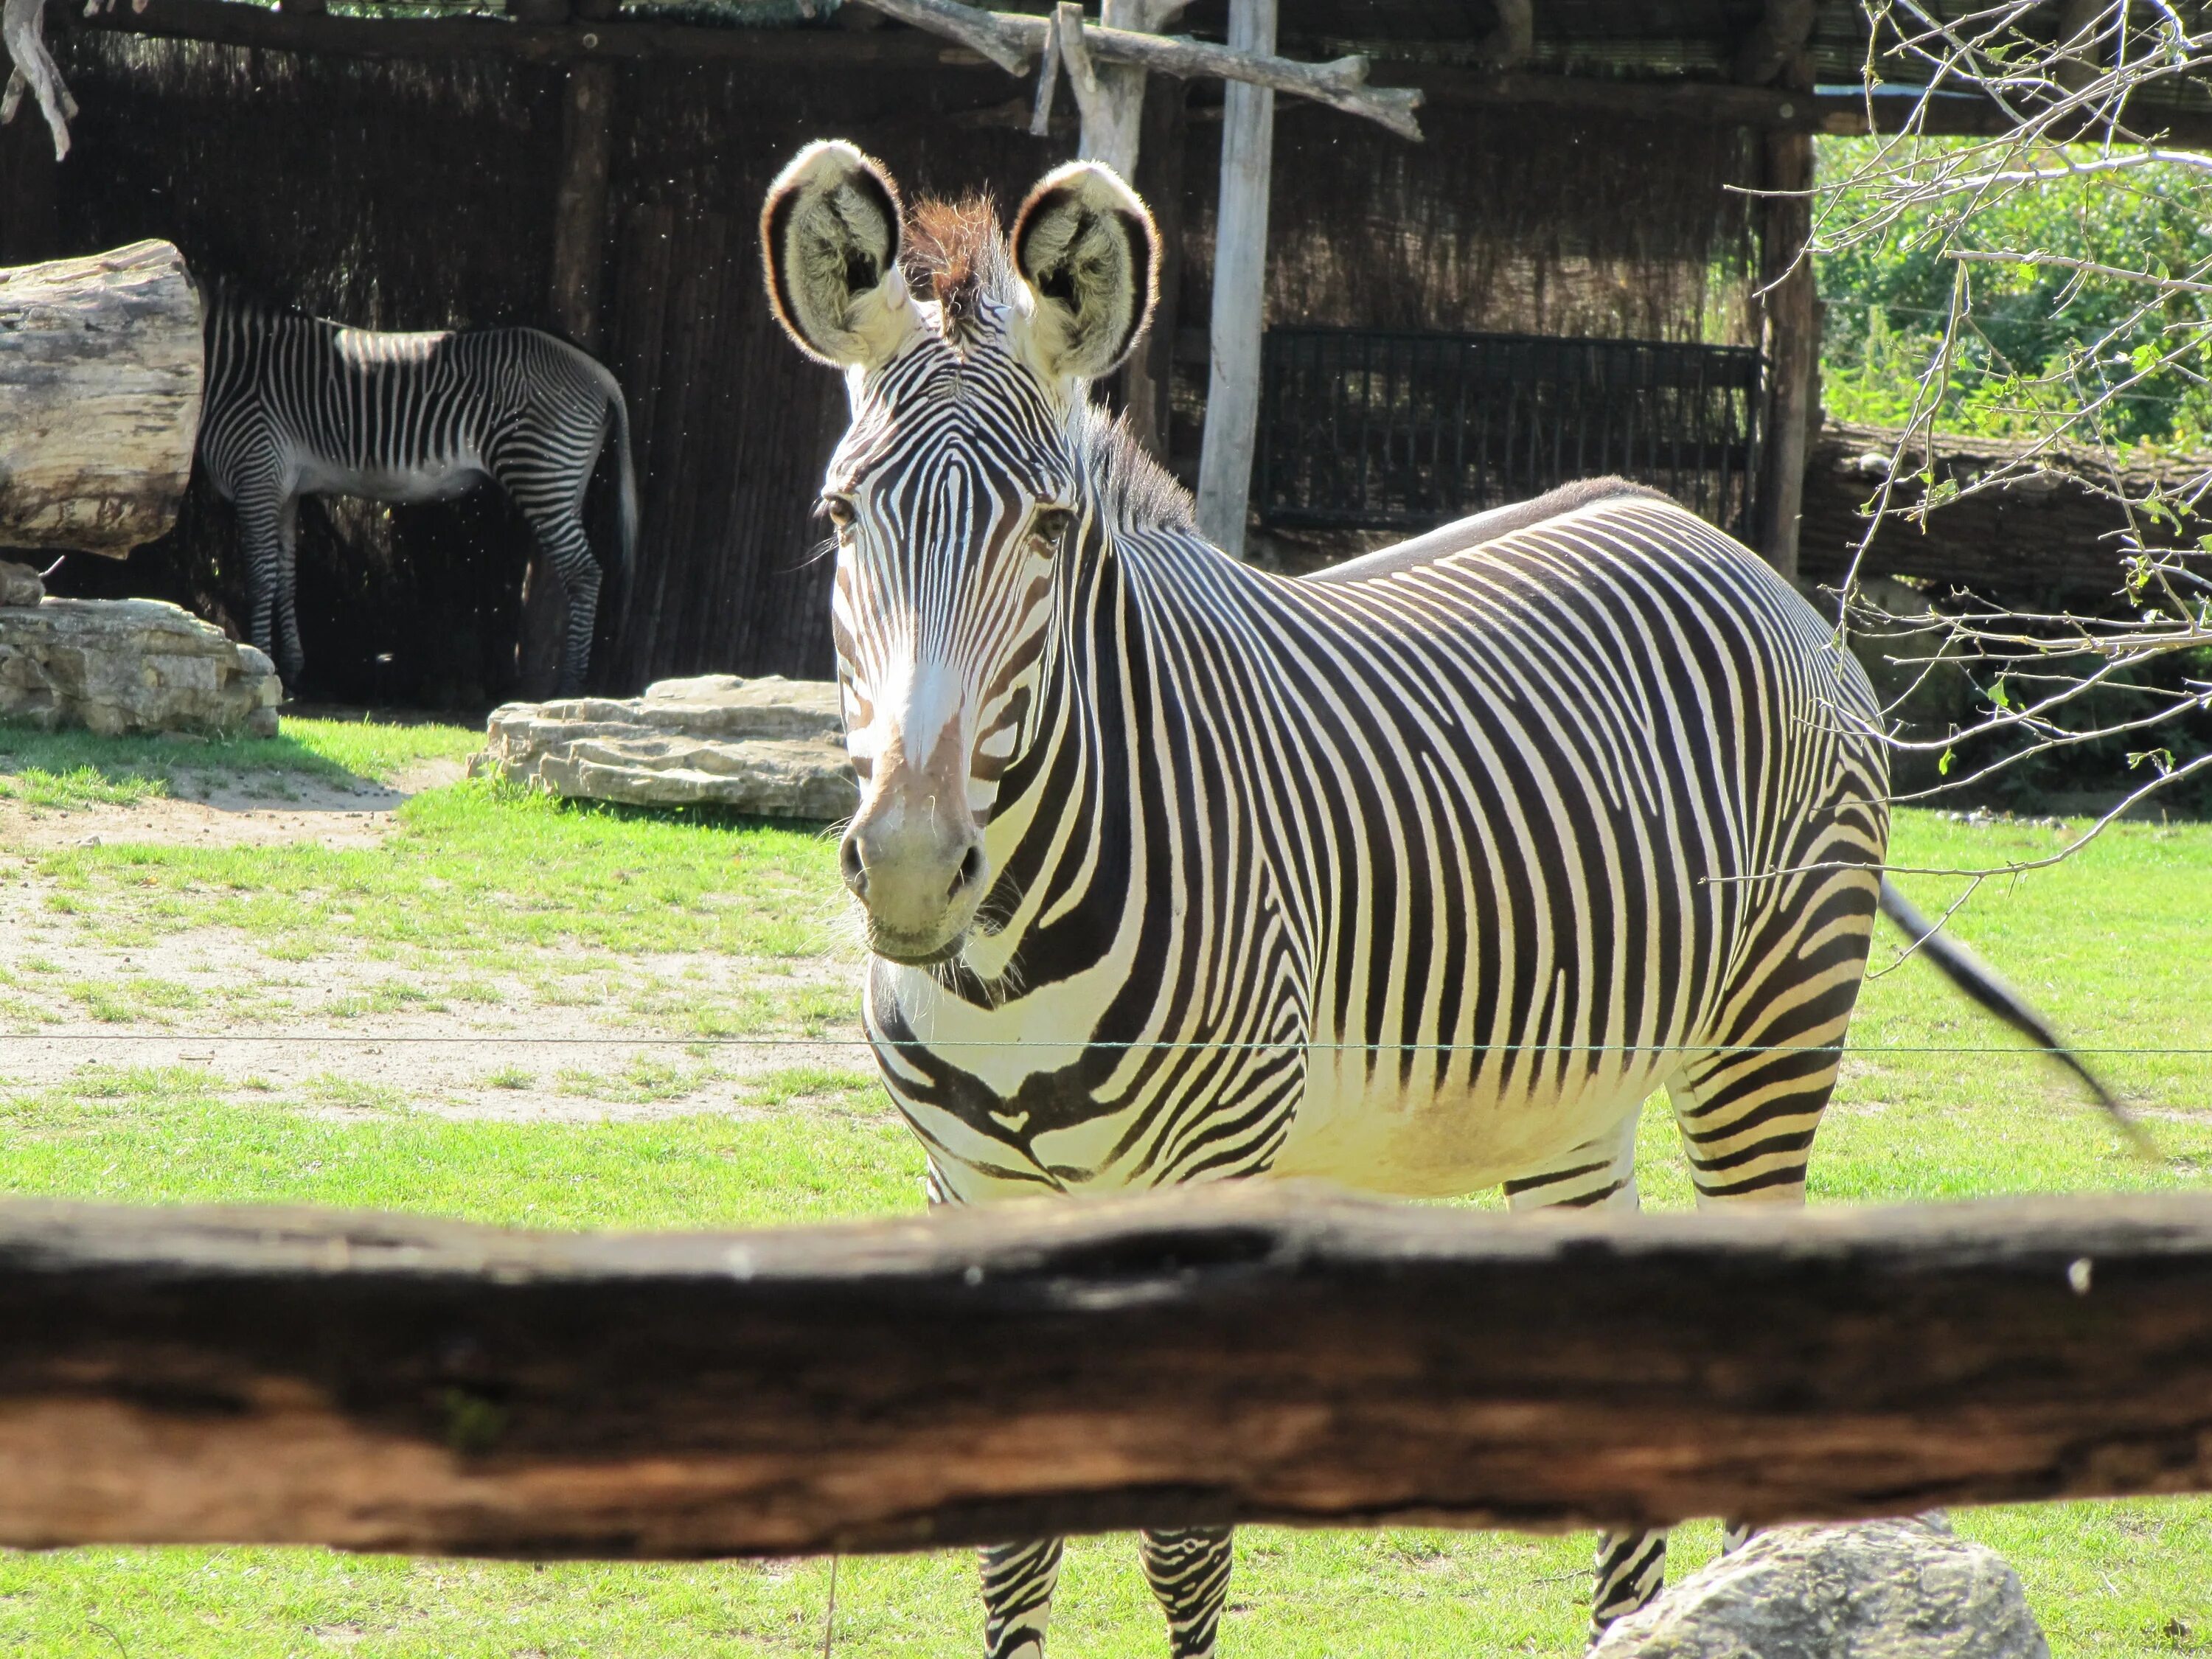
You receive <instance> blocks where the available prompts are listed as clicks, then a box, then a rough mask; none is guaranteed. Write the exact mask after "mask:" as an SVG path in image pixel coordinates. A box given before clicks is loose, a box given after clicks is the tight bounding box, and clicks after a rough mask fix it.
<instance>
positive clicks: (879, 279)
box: [761, 139, 921, 368]
mask: <svg viewBox="0 0 2212 1659" xmlns="http://www.w3.org/2000/svg"><path fill="white" fill-rule="evenodd" d="M901 220H902V209H901V207H900V204H899V194H898V186H897V185H895V184H893V183H892V182H891V176H890V173H886V172H885V171H884V167H883V165H882V163H880V162H878V161H872V160H871V159H870V158H869V157H867V156H866V155H862V154H861V153H860V151H859V150H857V149H854V147H853V146H852V145H850V144H848V143H845V142H843V141H842V139H830V140H825V141H823V142H822V143H812V144H809V145H808V146H807V147H806V148H805V149H803V150H801V151H799V154H798V155H795V156H793V158H792V161H791V165H790V166H788V167H786V168H784V170H783V171H782V172H781V173H779V174H778V175H777V176H776V181H775V184H773V185H769V192H768V201H767V203H766V204H764V205H763V207H762V209H761V258H762V263H763V266H764V267H765V269H766V271H767V274H768V297H769V305H771V306H772V307H775V315H776V320H777V321H779V322H781V324H782V325H784V327H785V328H786V329H787V330H788V331H790V334H791V337H792V338H793V340H795V341H797V342H798V343H799V349H800V350H801V351H804V352H805V353H806V354H807V355H808V356H811V357H817V358H819V359H820V360H821V361H822V362H825V363H831V364H835V365H836V366H837V367H838V368H854V367H856V366H857V367H860V368H875V367H876V366H877V365H878V364H879V363H884V362H889V361H890V359H891V358H893V357H895V356H897V355H898V351H899V348H900V347H902V346H903V345H904V344H905V343H906V342H907V339H908V337H909V336H910V335H912V334H913V333H914V331H915V330H916V329H917V328H919V327H920V326H921V318H920V317H919V316H918V315H917V314H916V313H915V307H914V302H913V301H912V300H911V299H910V298H909V297H908V294H907V288H906V277H905V276H904V275H903V274H902V272H901V271H900V270H899V264H898V259H899V234H900V233H899V227H900V223H901Z"/></svg>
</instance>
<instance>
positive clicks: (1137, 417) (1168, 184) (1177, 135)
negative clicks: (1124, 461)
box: [1121, 77, 1188, 462]
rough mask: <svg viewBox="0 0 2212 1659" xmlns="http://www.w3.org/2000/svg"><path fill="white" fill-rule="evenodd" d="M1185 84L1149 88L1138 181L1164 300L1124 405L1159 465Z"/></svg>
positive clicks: (1174, 301) (1170, 356) (1178, 255)
mask: <svg viewBox="0 0 2212 1659" xmlns="http://www.w3.org/2000/svg"><path fill="white" fill-rule="evenodd" d="M1187 98H1188V93H1187V91H1186V90H1185V88H1184V86H1183V83H1182V82H1180V81H1174V80H1170V79H1167V78H1165V77H1161V78H1158V79H1156V80H1154V81H1153V82H1152V84H1151V85H1150V86H1148V87H1147V88H1146V89H1145V124H1144V131H1145V138H1144V144H1143V147H1142V149H1141V150H1140V152H1139V161H1138V167H1137V177H1136V178H1135V179H1133V181H1132V182H1133V183H1134V184H1135V185H1136V186H1137V191H1138V193H1139V195H1141V196H1142V197H1144V198H1145V200H1146V204H1148V205H1149V206H1150V207H1151V208H1152V223H1153V225H1154V226H1155V227H1156V228H1158V231H1159V234H1160V271H1159V283H1160V298H1159V303H1158V306H1156V307H1154V308H1153V311H1152V331H1151V332H1150V333H1149V334H1148V335H1146V337H1145V339H1144V340H1143V342H1142V343H1140V344H1139V346H1138V348H1137V350H1136V354H1135V355H1134V356H1132V357H1131V358H1130V359H1129V362H1128V365H1127V368H1124V369H1123V370H1122V380H1121V406H1122V407H1123V408H1124V409H1126V410H1127V411H1128V415H1129V430H1130V432H1131V433H1132V434H1133V435H1134V436H1135V437H1136V440H1137V441H1138V442H1139V443H1140V444H1142V445H1144V447H1146V449H1147V450H1149V451H1151V452H1152V457H1153V459H1156V460H1159V461H1163V462H1164V461H1166V460H1167V459H1168V426H1169V422H1170V418H1171V415H1170V403H1169V392H1170V383H1171V380H1172V378H1173V376H1174V374H1175V336H1176V317H1177V312H1178V308H1179V307H1178V301H1179V297H1180V290H1181V288H1182V224H1183V142H1184V136H1185V132H1186V130H1187V127H1188V121H1187V118H1186V112H1187V106H1186V100H1187Z"/></svg>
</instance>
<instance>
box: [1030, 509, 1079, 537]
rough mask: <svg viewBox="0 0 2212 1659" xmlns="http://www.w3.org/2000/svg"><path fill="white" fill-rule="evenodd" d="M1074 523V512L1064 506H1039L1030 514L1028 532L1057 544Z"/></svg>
mask: <svg viewBox="0 0 2212 1659" xmlns="http://www.w3.org/2000/svg"><path fill="white" fill-rule="evenodd" d="M1074 523H1075V514H1074V513H1071V512H1069V511H1068V510H1067V509H1066V507H1039V508H1037V510H1036V512H1035V513H1032V514H1031V515H1030V535H1032V536H1034V537H1036V538H1037V539H1038V540H1039V541H1041V542H1049V543H1051V544H1053V545H1054V546H1057V545H1059V544H1060V538H1062V537H1063V536H1065V535H1066V534H1067V532H1068V530H1069V529H1070V528H1071V527H1072V526H1073V525H1074Z"/></svg>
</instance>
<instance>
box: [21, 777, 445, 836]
mask: <svg viewBox="0 0 2212 1659" xmlns="http://www.w3.org/2000/svg"><path fill="white" fill-rule="evenodd" d="M465 770H466V769H465V765H464V764H463V763H462V762H460V761H459V760H453V759H447V760H432V761H422V762H418V763H416V764H415V765H413V766H410V767H408V768H406V769H404V770H403V771H402V772H400V773H399V774H398V775H397V776H396V777H394V778H393V779H392V781H391V782H390V783H388V784H386V783H372V782H368V781H365V780H359V781H341V780H338V779H335V778H316V777H304V776H301V775H297V774H295V773H264V774H252V775H246V776H244V777H241V776H240V775H238V774H236V773H214V772H210V773H183V774H180V775H179V776H178V777H177V779H176V780H175V781H174V783H173V785H172V786H171V787H172V793H169V794H167V795H157V796H154V797H152V798H151V799H146V800H143V801H139V802H137V803H136V804H135V805H130V806H82V807H69V808H66V809H64V808H57V807H38V806H29V805H24V804H23V803H22V802H21V801H12V800H8V801H0V846H5V847H13V848H21V849H23V850H25V851H33V850H39V851H43V850H46V849H49V848H57V847H98V846H110V845H115V844H118V843H122V842H141V843H145V842H151V843H155V844H157V845H161V846H179V845H197V846H204V847H269V846H277V845H284V844H290V843H295V842H306V843H312V844H319V845H321V846H325V847H374V846H375V845H376V844H377V843H378V842H380V841H382V840H383V839H384V838H385V836H387V835H389V834H390V833H391V832H392V823H393V821H394V820H393V814H395V813H396V812H397V811H398V810H399V808H400V807H401V806H402V805H404V803H405V802H406V801H407V800H408V799H409V798H410V797H411V796H414V795H416V794H418V793H421V792H422V791H423V790H425V789H435V788H439V787H443V786H444V785H447V784H450V783H455V782H458V781H459V780H460V778H461V777H462V775H463V774H464V773H465Z"/></svg>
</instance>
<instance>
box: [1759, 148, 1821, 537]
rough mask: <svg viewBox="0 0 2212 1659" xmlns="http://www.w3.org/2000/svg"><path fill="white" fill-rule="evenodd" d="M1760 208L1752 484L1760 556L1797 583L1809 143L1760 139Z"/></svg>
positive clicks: (1811, 328) (1808, 400)
mask: <svg viewBox="0 0 2212 1659" xmlns="http://www.w3.org/2000/svg"><path fill="white" fill-rule="evenodd" d="M1764 143H1765V188H1766V189H1767V190H1768V191H1777V192H1781V193H1779V194H1774V195H1769V196H1768V197H1765V200H1764V201H1763V202H1762V203H1761V204H1760V206H1759V265H1760V271H1759V275H1760V279H1761V281H1762V283H1763V284H1764V289H1763V292H1762V296H1761V300H1760V305H1761V308H1762V311H1763V313H1764V320H1763V322H1762V325H1761V329H1760V337H1761V338H1760V343H1761V345H1762V347H1763V349H1765V354H1766V364H1767V374H1768V395H1767V400H1766V434H1765V463H1764V468H1763V476H1762V477H1761V478H1760V480H1759V500H1760V502H1761V507H1760V512H1759V517H1760V520H1761V524H1760V528H1759V552H1760V553H1762V554H1764V555H1765V558H1766V562H1768V563H1769V564H1771V565H1772V566H1773V567H1774V568H1776V569H1777V570H1778V571H1780V572H1781V573H1782V574H1784V576H1787V577H1789V578H1790V580H1793V581H1794V580H1796V576H1797V521H1798V518H1799V515H1800V513H1801V512H1802V507H1803V503H1804V497H1805V455H1806V450H1807V447H1808V445H1809V444H1810V443H1811V441H1812V435H1813V428H1814V424H1815V423H1816V422H1818V421H1819V419H1820V410H1819V409H1818V408H1817V407H1816V406H1815V405H1816V404H1817V401H1818V399H1817V397H1816V391H1815V389H1816V387H1817V385H1818V377H1819V372H1820V306H1819V296H1818V295H1817V294H1816V292H1815V290H1814V280H1813V262H1812V260H1811V259H1810V258H1806V257H1804V248H1805V241H1806V238H1807V237H1808V235H1810V234H1811V232H1812V224H1813V208H1812V203H1811V200H1810V199H1809V197H1807V196H1806V195H1805V194H1803V192H1804V191H1809V190H1810V189H1811V188H1812V186H1813V140H1812V137H1811V135H1810V134H1808V133H1802V132H1777V133H1770V134H1768V135H1767V137H1766V138H1765V141H1764Z"/></svg>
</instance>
